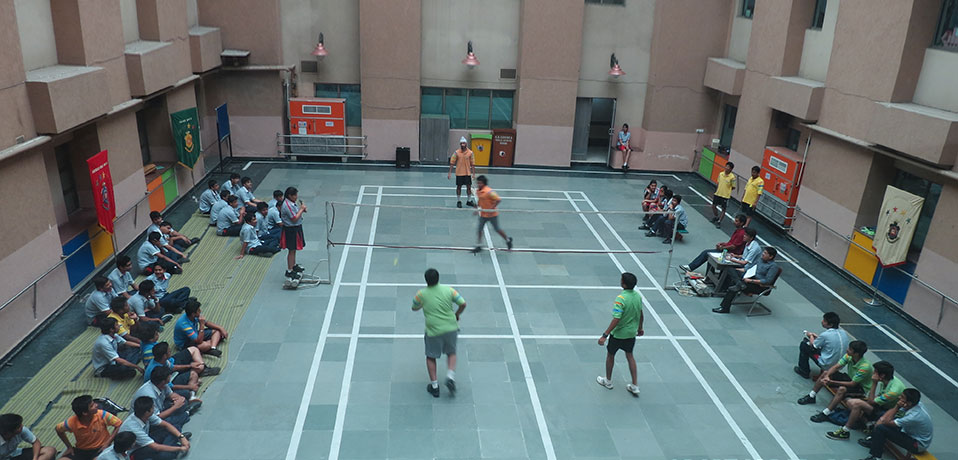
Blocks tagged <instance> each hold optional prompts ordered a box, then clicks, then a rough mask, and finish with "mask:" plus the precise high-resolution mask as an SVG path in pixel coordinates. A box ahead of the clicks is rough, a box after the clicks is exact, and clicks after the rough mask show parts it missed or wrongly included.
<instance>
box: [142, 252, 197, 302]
mask: <svg viewBox="0 0 958 460" xmlns="http://www.w3.org/2000/svg"><path fill="white" fill-rule="evenodd" d="M164 268H165V267H163V264H159V263H158V264H156V265H154V266H153V273H152V274H151V275H150V276H147V277H146V279H145V280H143V281H144V282H145V281H152V282H153V293H154V294H153V295H154V296H155V297H156V299H157V301H158V302H159V303H160V306H161V307H163V311H164V312H167V313H179V312H180V311H181V310H183V307H184V306H186V301H187V299H189V298H190V288H188V287H186V286H184V287H181V288H179V289H177V290H175V291H173V292H169V289H170V278H172V275H170V274H169V273H167V272H166V270H164Z"/></svg>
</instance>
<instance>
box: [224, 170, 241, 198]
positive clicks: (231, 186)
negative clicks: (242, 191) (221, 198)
mask: <svg viewBox="0 0 958 460" xmlns="http://www.w3.org/2000/svg"><path fill="white" fill-rule="evenodd" d="M239 188H240V175H239V174H237V173H230V180H228V181H226V182H223V185H222V186H221V187H220V190H221V191H222V190H226V191H227V192H230V195H236V192H237V191H239Z"/></svg>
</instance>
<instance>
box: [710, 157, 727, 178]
mask: <svg viewBox="0 0 958 460" xmlns="http://www.w3.org/2000/svg"><path fill="white" fill-rule="evenodd" d="M726 163H728V158H725V157H723V156H721V155H715V160H713V163H712V177H710V178H709V179H711V180H712V183H713V184H717V183H718V176H719V174H721V173H722V171H725V164H726Z"/></svg>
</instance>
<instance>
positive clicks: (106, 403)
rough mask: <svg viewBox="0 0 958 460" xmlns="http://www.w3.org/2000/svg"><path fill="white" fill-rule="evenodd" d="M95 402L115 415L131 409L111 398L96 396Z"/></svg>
mask: <svg viewBox="0 0 958 460" xmlns="http://www.w3.org/2000/svg"><path fill="white" fill-rule="evenodd" d="M93 402H95V403H96V405H97V407H99V408H100V409H101V410H105V411H107V412H109V413H111V414H113V415H119V413H120V412H126V411H128V410H129V409H127V408H125V407H123V406H121V405H119V404H117V403H115V402H113V401H112V400H111V399H110V398H95V399H94V400H93Z"/></svg>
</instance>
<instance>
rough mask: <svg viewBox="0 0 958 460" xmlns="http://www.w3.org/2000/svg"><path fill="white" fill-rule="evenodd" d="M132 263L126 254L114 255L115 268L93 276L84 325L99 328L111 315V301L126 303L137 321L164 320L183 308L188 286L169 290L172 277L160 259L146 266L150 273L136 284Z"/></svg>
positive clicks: (188, 294) (187, 296)
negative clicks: (104, 275) (92, 289)
mask: <svg viewBox="0 0 958 460" xmlns="http://www.w3.org/2000/svg"><path fill="white" fill-rule="evenodd" d="M132 267H133V263H132V261H131V260H130V258H129V257H128V256H124V255H121V256H117V258H116V268H115V269H113V271H112V272H110V274H109V275H107V276H106V277H102V276H95V277H93V287H94V291H93V292H92V293H91V294H90V296H89V297H87V300H86V304H85V308H84V310H85V313H86V320H87V324H89V325H91V326H94V327H99V326H100V323H101V322H102V320H103V319H105V318H107V317H108V316H109V315H110V312H111V311H112V310H113V307H112V304H113V303H114V302H121V303H122V304H123V305H127V304H128V306H129V308H130V310H131V312H130V315H131V316H132V317H133V318H134V319H135V320H136V321H148V322H149V321H159V322H163V323H165V322H167V321H169V320H170V318H171V317H172V316H171V314H173V313H178V312H179V311H181V310H183V307H184V306H185V305H186V301H187V299H189V297H190V288H189V287H182V288H179V289H176V290H174V291H172V292H171V291H170V290H169V287H170V279H171V278H172V277H173V275H171V274H170V273H169V272H168V271H167V270H166V267H165V266H164V264H163V263H162V262H160V261H156V262H154V263H153V264H152V265H147V266H145V270H144V272H146V273H149V275H148V276H147V277H146V279H144V280H143V281H141V282H140V283H139V284H137V283H135V282H134V281H133V276H132V275H131V274H130V270H131V269H132Z"/></svg>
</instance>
